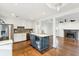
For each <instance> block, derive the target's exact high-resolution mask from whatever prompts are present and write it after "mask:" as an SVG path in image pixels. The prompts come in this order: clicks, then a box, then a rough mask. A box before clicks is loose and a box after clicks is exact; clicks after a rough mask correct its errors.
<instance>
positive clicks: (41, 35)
mask: <svg viewBox="0 0 79 59" xmlns="http://www.w3.org/2000/svg"><path fill="white" fill-rule="evenodd" d="M31 34H33V35H36V36H39V37H46V36H49V35H48V34H41V33H31Z"/></svg>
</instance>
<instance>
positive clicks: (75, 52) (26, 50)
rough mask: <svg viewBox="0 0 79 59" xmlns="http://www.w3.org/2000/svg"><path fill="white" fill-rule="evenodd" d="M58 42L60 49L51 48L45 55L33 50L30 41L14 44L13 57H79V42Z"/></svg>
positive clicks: (66, 40)
mask: <svg viewBox="0 0 79 59" xmlns="http://www.w3.org/2000/svg"><path fill="white" fill-rule="evenodd" d="M58 42H59V47H58V48H50V49H48V50H46V51H45V52H44V53H40V52H39V51H38V50H37V49H35V48H33V47H32V46H31V42H30V40H29V41H24V42H20V43H14V44H13V56H79V41H73V40H68V39H64V38H58Z"/></svg>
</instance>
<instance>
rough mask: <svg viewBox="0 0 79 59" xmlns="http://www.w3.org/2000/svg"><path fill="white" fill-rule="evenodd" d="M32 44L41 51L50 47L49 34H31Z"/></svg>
mask: <svg viewBox="0 0 79 59" xmlns="http://www.w3.org/2000/svg"><path fill="white" fill-rule="evenodd" d="M30 39H31V43H32V46H33V47H34V48H36V49H37V50H39V51H43V50H45V49H47V48H48V36H44V37H40V36H37V35H33V34H30Z"/></svg>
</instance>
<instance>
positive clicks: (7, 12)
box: [0, 3, 79, 20]
mask: <svg viewBox="0 0 79 59" xmlns="http://www.w3.org/2000/svg"><path fill="white" fill-rule="evenodd" d="M52 4H54V3H52ZM76 8H79V4H78V3H67V4H66V5H65V6H64V7H62V8H61V9H60V11H59V12H57V10H56V9H53V8H49V7H48V6H47V4H46V3H0V17H3V18H18V19H26V20H38V19H40V18H45V17H49V16H54V15H56V14H59V13H63V12H67V11H71V10H73V9H76Z"/></svg>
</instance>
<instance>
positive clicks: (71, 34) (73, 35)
mask: <svg viewBox="0 0 79 59" xmlns="http://www.w3.org/2000/svg"><path fill="white" fill-rule="evenodd" d="M64 38H69V39H73V40H78V30H64Z"/></svg>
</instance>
